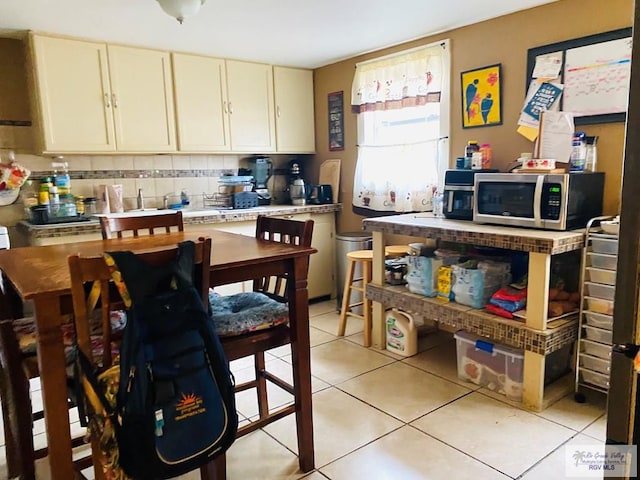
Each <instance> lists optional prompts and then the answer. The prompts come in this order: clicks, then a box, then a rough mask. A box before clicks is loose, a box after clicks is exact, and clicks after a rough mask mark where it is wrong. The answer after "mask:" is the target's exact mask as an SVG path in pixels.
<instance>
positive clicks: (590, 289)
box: [584, 282, 616, 300]
mask: <svg viewBox="0 0 640 480" xmlns="http://www.w3.org/2000/svg"><path fill="white" fill-rule="evenodd" d="M584 286H585V294H586V295H588V296H590V297H597V298H602V299H604V300H613V297H614V296H615V294H616V287H614V286H613V285H603V284H600V283H591V282H585V283H584Z"/></svg>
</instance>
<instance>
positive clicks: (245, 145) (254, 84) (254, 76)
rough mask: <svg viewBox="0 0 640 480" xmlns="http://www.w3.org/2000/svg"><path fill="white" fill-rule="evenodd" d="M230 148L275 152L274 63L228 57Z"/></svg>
mask: <svg viewBox="0 0 640 480" xmlns="http://www.w3.org/2000/svg"><path fill="white" fill-rule="evenodd" d="M226 65H227V91H228V97H229V119H230V131H231V149H232V150H233V151H234V152H257V153H265V152H275V149H276V135H275V126H274V118H273V71H272V68H271V65H263V64H260V63H248V62H238V61H235V60H227V61H226Z"/></svg>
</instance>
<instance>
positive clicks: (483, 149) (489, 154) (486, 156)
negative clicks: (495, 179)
mask: <svg viewBox="0 0 640 480" xmlns="http://www.w3.org/2000/svg"><path fill="white" fill-rule="evenodd" d="M480 153H482V169H483V170H484V169H487V168H491V163H492V162H493V150H491V145H490V144H488V143H483V144H482V145H481V146H480Z"/></svg>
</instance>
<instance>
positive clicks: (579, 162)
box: [569, 132, 587, 172]
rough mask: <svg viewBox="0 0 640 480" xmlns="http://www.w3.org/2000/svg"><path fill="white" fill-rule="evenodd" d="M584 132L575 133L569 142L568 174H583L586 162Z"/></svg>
mask: <svg viewBox="0 0 640 480" xmlns="http://www.w3.org/2000/svg"><path fill="white" fill-rule="evenodd" d="M585 137H586V135H585V133H584V132H575V133H574V134H573V140H572V141H571V157H570V159H569V171H570V172H583V171H584V169H585V163H586V161H587V141H586V138H585Z"/></svg>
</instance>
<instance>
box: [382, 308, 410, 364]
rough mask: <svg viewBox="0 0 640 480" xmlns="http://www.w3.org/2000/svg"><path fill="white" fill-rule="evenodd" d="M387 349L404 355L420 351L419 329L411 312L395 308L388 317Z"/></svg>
mask: <svg viewBox="0 0 640 480" xmlns="http://www.w3.org/2000/svg"><path fill="white" fill-rule="evenodd" d="M386 331H387V341H386V345H387V350H389V351H390V352H394V353H397V354H398V355H402V356H404V357H410V356H412V355H415V354H416V353H418V329H417V328H416V322H415V321H414V318H413V316H412V315H411V314H409V313H407V312H403V311H401V310H398V309H396V308H393V309H391V310H389V311H388V312H387V318H386Z"/></svg>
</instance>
